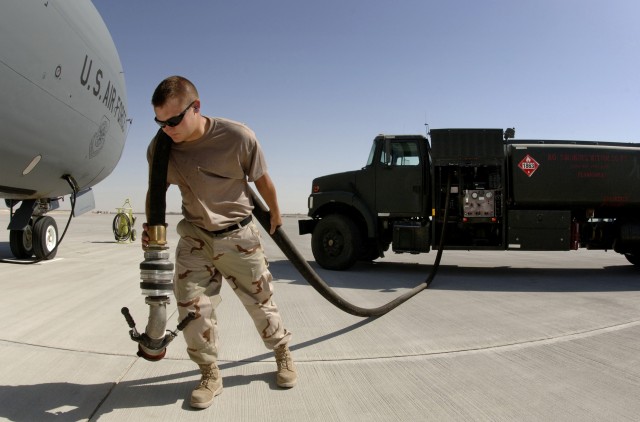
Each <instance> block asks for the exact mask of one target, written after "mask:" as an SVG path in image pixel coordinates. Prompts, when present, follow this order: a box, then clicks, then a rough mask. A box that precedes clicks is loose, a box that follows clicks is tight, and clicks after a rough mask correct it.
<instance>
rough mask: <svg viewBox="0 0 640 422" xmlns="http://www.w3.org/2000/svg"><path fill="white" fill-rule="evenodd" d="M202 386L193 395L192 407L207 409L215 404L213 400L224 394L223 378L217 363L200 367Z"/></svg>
mask: <svg viewBox="0 0 640 422" xmlns="http://www.w3.org/2000/svg"><path fill="white" fill-rule="evenodd" d="M200 372H202V378H200V385H198V386H197V387H196V388H195V389H194V390H193V392H192V393H191V407H195V408H197V409H206V408H207V407H209V406H211V403H213V398H214V397H215V396H217V395H218V394H220V393H222V378H220V370H219V369H218V367H217V366H216V364H215V363H212V364H210V365H200Z"/></svg>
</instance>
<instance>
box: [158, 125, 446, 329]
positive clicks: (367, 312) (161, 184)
mask: <svg viewBox="0 0 640 422" xmlns="http://www.w3.org/2000/svg"><path fill="white" fill-rule="evenodd" d="M157 138H158V139H157V141H156V146H155V149H154V153H153V160H152V168H151V175H150V181H149V200H150V207H149V208H150V209H149V213H150V215H149V216H148V218H149V222H148V224H149V225H164V224H165V212H166V191H167V189H166V187H167V183H166V180H167V165H168V162H169V153H170V152H171V143H172V141H171V138H169V136H168V135H166V134H165V133H164V131H162V129H160V130H159V131H158V134H157ZM450 184H451V174H450V173H449V179H448V181H447V191H446V199H445V202H444V204H445V211H444V216H443V224H442V232H441V235H440V243H439V245H438V252H437V255H436V259H435V261H434V263H433V265H432V266H431V271H430V272H429V275H428V277H427V278H426V279H425V281H423V282H422V283H420V284H418V285H417V286H415V287H414V288H413V289H411V290H409V291H407V292H406V293H404V294H402V295H400V296H398V297H396V298H395V299H393V300H391V301H390V302H388V303H386V304H384V305H382V306H379V307H376V308H362V307H360V306H357V305H355V304H353V303H350V302H348V301H347V300H345V299H344V298H342V297H341V296H340V295H338V294H337V293H336V292H335V290H333V289H332V288H331V287H330V286H329V285H327V283H326V282H325V281H324V280H323V279H322V278H321V277H320V276H319V275H318V273H317V272H316V271H315V270H314V269H313V268H312V267H311V266H310V265H309V263H308V262H307V261H306V260H305V259H304V257H303V256H302V255H301V254H300V252H299V251H298V250H297V249H296V248H295V246H294V245H293V243H292V242H291V240H290V239H289V237H288V236H287V235H286V233H285V232H284V230H282V228H281V227H278V228H277V229H276V231H275V232H274V234H272V235H271V238H272V239H273V241H274V242H275V243H276V245H277V246H278V247H279V248H280V249H281V250H282V252H283V253H284V254H285V256H286V257H287V259H288V260H289V261H290V262H291V263H292V264H293V266H294V267H295V268H296V269H297V270H298V272H300V274H301V275H302V276H303V277H304V279H305V280H306V281H307V283H309V284H310V285H311V287H313V288H314V289H315V290H316V291H317V292H318V293H320V295H322V297H324V298H325V299H326V300H328V301H329V302H330V303H331V304H333V305H334V306H336V307H337V308H338V309H340V310H342V311H344V312H346V313H349V314H351V315H355V316H359V317H369V318H372V317H379V316H382V315H384V314H386V313H388V312H390V311H391V310H393V309H395V308H396V307H398V306H399V305H401V304H403V303H404V302H406V301H407V300H409V299H411V298H412V297H413V296H415V295H417V294H418V293H420V292H421V291H423V290H425V289H427V288H428V287H429V286H430V285H431V283H432V281H433V279H434V278H435V275H436V273H437V271H438V267H439V266H440V260H441V258H442V250H443V248H444V238H445V234H446V226H447V219H448V209H449V206H448V204H449V194H450V190H451V189H450ZM249 190H250V193H251V197H252V200H253V205H254V209H253V215H254V216H255V217H256V219H257V220H258V222H259V223H260V225H261V226H262V227H263V228H264V229H265V230H266V232H267V233H269V231H270V229H271V219H270V214H269V211H268V210H267V208H266V206H265V205H264V203H263V202H262V200H261V199H260V198H259V197H258V195H256V193H255V192H254V191H253V190H252V189H251V188H249Z"/></svg>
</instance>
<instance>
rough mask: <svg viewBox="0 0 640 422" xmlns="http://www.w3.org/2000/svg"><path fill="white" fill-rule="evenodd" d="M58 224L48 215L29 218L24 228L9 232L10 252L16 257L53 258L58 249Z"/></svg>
mask: <svg viewBox="0 0 640 422" xmlns="http://www.w3.org/2000/svg"><path fill="white" fill-rule="evenodd" d="M57 245H58V225H57V224H56V220H55V219H54V218H53V217H49V216H48V215H45V216H41V217H37V218H36V219H35V221H34V220H33V219H31V220H30V221H29V225H28V226H26V227H25V229H24V230H11V231H10V232H9V246H10V248H11V253H13V256H15V257H16V258H17V259H29V258H31V257H32V256H33V255H35V256H36V258H37V259H53V258H55V256H56V254H57V253H58V250H57V249H56V246H57Z"/></svg>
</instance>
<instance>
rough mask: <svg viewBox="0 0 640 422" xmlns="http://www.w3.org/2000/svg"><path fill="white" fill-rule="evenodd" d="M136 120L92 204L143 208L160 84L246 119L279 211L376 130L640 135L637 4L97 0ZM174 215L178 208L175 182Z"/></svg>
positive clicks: (297, 207)
mask: <svg viewBox="0 0 640 422" xmlns="http://www.w3.org/2000/svg"><path fill="white" fill-rule="evenodd" d="M93 4H94V5H95V7H96V8H97V9H98V11H99V12H100V14H101V16H102V18H103V20H104V21H105V23H106V25H107V27H108V28H109V30H110V32H111V36H112V37H113V40H114V43H115V45H116V48H117V49H118V52H119V55H120V60H121V62H122V67H123V69H124V75H125V82H126V87H127V98H128V104H127V108H128V117H129V118H130V119H132V124H131V126H130V129H129V132H128V136H127V143H126V146H125V149H124V152H123V155H122V158H121V160H120V162H119V163H118V166H117V167H116V168H115V170H114V171H113V173H112V174H111V175H110V176H109V177H108V178H107V179H105V180H104V181H102V182H100V183H99V184H98V185H96V186H95V187H94V191H95V196H96V209H97V210H103V211H114V210H115V208H116V207H119V206H121V205H122V203H123V202H124V200H125V199H127V198H129V199H130V202H131V204H132V206H133V208H134V210H135V211H143V210H144V199H145V194H146V188H147V186H146V184H147V175H148V168H147V161H146V149H147V145H148V143H149V141H150V139H151V137H152V136H153V135H154V134H155V132H156V131H157V126H156V124H155V123H154V122H153V118H154V113H153V109H152V107H151V104H150V99H151V95H152V93H153V90H154V89H155V87H156V86H157V85H158V83H159V82H160V81H161V80H162V79H164V78H165V77H167V76H170V75H176V74H177V75H182V76H184V77H186V78H188V79H190V80H191V81H192V82H193V83H194V84H195V85H196V87H197V88H198V91H199V94H200V99H201V102H202V109H201V111H202V113H203V114H205V115H209V116H217V117H225V118H229V119H233V120H237V121H240V122H243V123H245V124H247V125H248V126H249V127H250V128H252V129H253V130H254V131H255V133H256V135H257V137H258V140H259V142H260V144H261V146H262V148H263V150H264V153H265V156H266V159H267V164H268V171H269V174H270V176H271V178H272V179H273V181H274V183H275V185H276V188H277V191H278V197H279V203H280V208H281V212H282V213H285V214H288V213H306V212H307V198H308V195H309V193H310V191H311V183H312V180H313V178H314V177H318V176H322V175H325V174H330V173H337V172H342V171H349V170H356V169H359V168H361V167H363V166H364V165H365V163H366V160H367V157H368V153H369V149H370V147H371V144H372V141H373V138H374V137H375V136H376V135H378V134H380V133H385V134H415V133H418V134H425V133H426V130H427V126H426V125H428V127H430V128H433V129H435V128H455V127H461V128H474V127H475V128H502V129H504V128H507V127H515V129H516V138H520V139H535V138H537V139H571V140H596V141H620V142H640V118H639V116H638V112H639V111H640V76H639V75H640V54H639V53H640V25H638V24H637V17H638V16H640V2H638V1H636V0H609V1H607V2H604V1H596V0H520V1H513V0H447V1H444V0H438V1H431V0H393V1H391V0H388V1H387V0H322V1H317V0H316V1H306V0H272V1H255V0H254V1H250V0H191V1H182V2H176V1H166V0H154V1H153V2H143V1H117V0H93ZM167 211H170V212H171V211H175V212H179V211H180V195H179V192H178V189H177V188H176V187H171V188H170V189H169V193H168V196H167Z"/></svg>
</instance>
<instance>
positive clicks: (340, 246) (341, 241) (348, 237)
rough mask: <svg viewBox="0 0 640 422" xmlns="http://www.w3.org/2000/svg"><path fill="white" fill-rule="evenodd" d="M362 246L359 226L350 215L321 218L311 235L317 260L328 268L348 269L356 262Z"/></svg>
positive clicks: (333, 215) (332, 215) (312, 247)
mask: <svg viewBox="0 0 640 422" xmlns="http://www.w3.org/2000/svg"><path fill="white" fill-rule="evenodd" d="M361 247H362V237H361V236H360V231H359V230H358V226H356V224H355V223H354V222H353V221H351V219H349V218H348V217H345V216H344V215H341V214H331V215H328V216H326V217H325V218H323V219H322V220H320V222H318V224H317V225H316V228H315V229H314V230H313V234H312V235H311V250H312V252H313V257H314V258H315V260H316V262H317V263H318V264H320V266H321V267H322V268H326V269H328V270H338V271H340V270H346V269H349V268H351V267H352V266H353V264H355V262H356V261H357V259H358V256H359V253H360V249H361Z"/></svg>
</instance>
